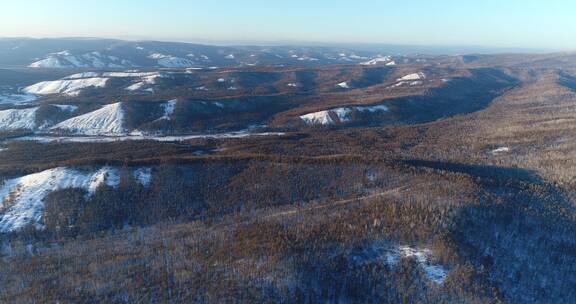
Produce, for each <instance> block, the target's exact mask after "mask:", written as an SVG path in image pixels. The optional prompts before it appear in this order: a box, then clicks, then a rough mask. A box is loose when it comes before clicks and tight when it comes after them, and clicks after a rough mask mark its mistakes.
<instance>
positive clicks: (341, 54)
mask: <svg viewBox="0 0 576 304" xmlns="http://www.w3.org/2000/svg"><path fill="white" fill-rule="evenodd" d="M381 56H384V54H380V53H379V52H375V51H368V50H364V51H355V50H352V49H349V48H344V47H337V46H333V47H318V46H270V47H263V46H234V47H232V46H209V45H201V44H191V43H177V42H157V41H122V40H112V39H86V38H66V39H31V38H4V39H0V67H32V68H59V69H62V68H99V69H101V68H109V69H126V68H209V67H241V66H255V65H297V66H303V65H322V64H345V63H361V62H364V61H370V60H373V59H377V58H379V57H381Z"/></svg>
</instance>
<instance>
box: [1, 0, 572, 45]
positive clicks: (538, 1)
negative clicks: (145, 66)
mask: <svg viewBox="0 0 576 304" xmlns="http://www.w3.org/2000/svg"><path fill="white" fill-rule="evenodd" d="M575 17H576V1H574V0H410V1H405V0H395V1H388V0H355V1H351V0H344V1H341V0H290V1H277V0H267V1H265V0H162V1H153V0H98V1H87V0H51V1H48V0H2V2H1V3H0V37H103V38H120V39H138V40H140V39H146V40H148V39H150V40H164V41H186V42H215V43H222V42H228V43H244V42H262V43H265V42H291V41H293V42H334V43H342V42H346V43H386V44H402V45H430V46H480V47H502V48H534V49H554V50H576V18H575Z"/></svg>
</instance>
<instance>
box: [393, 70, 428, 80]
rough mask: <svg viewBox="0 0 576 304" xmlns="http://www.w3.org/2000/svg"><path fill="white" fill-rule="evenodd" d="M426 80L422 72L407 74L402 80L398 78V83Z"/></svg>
mask: <svg viewBox="0 0 576 304" xmlns="http://www.w3.org/2000/svg"><path fill="white" fill-rule="evenodd" d="M421 79H426V75H425V74H424V73H422V72H418V73H412V74H408V75H406V76H404V77H402V78H398V81H409V80H421Z"/></svg>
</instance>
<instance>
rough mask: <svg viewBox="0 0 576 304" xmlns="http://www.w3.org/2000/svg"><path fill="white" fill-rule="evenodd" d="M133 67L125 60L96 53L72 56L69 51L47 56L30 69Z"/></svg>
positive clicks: (32, 64) (31, 65)
mask: <svg viewBox="0 0 576 304" xmlns="http://www.w3.org/2000/svg"><path fill="white" fill-rule="evenodd" d="M134 66H135V65H134V64H133V63H132V62H130V61H129V60H126V59H121V58H118V57H116V56H111V55H104V54H102V53H100V52H98V51H93V52H89V53H84V54H78V55H74V54H72V53H71V52H70V51H62V52H58V53H53V54H49V55H48V56H47V57H46V58H43V59H40V60H37V61H34V62H33V63H31V64H30V65H29V67H32V68H51V69H53V68H130V67H134Z"/></svg>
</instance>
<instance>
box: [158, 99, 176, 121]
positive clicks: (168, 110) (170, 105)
mask: <svg viewBox="0 0 576 304" xmlns="http://www.w3.org/2000/svg"><path fill="white" fill-rule="evenodd" d="M177 102H178V100H176V99H173V100H170V101H168V102H165V103H163V104H162V109H163V110H164V114H163V115H162V117H160V118H158V120H170V116H171V115H172V114H174V110H176V103H177Z"/></svg>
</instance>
